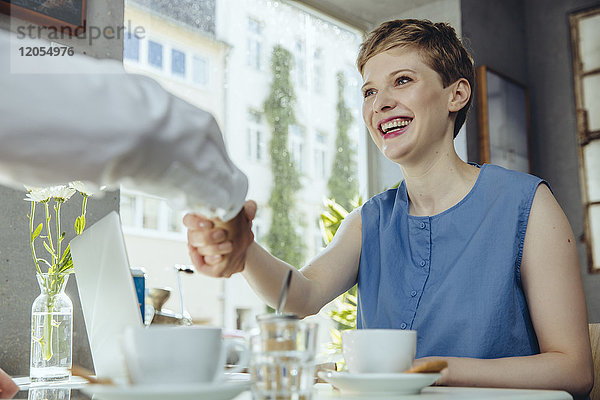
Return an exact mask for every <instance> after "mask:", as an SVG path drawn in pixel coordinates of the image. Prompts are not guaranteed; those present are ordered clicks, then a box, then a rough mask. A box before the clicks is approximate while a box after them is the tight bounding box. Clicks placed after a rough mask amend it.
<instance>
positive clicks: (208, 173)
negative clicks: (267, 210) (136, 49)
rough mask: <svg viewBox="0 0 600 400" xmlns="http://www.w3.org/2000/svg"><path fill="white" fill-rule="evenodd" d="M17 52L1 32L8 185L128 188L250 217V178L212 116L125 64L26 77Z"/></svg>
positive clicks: (1, 156) (68, 62)
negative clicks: (18, 69)
mask: <svg viewBox="0 0 600 400" xmlns="http://www.w3.org/2000/svg"><path fill="white" fill-rule="evenodd" d="M13 38H14V37H13ZM10 51H11V46H10V35H8V34H6V33H5V32H3V31H0V58H3V59H4V60H5V61H4V64H5V65H0V91H1V95H0V121H1V122H0V143H1V146H0V181H1V182H2V183H5V184H12V186H18V185H20V184H23V183H25V184H29V185H48V184H59V183H66V182H68V181H72V180H81V181H84V182H91V183H95V184H97V185H116V184H119V183H125V184H127V185H129V186H133V187H135V188H137V189H140V190H144V191H146V192H150V193H153V194H156V195H159V196H162V197H167V198H170V199H172V200H175V201H176V202H179V203H180V205H181V206H182V207H185V208H189V209H192V210H202V211H204V212H206V210H207V209H210V210H211V211H213V214H215V213H216V215H218V216H220V217H221V218H223V219H224V220H228V219H230V218H232V217H233V216H235V215H236V214H237V213H238V212H239V211H240V210H241V208H242V206H243V202H244V199H245V197H246V193H247V187H248V182H247V178H246V176H245V175H244V174H243V173H242V172H241V171H240V170H239V169H238V168H237V167H236V166H235V165H234V164H233V163H232V162H231V160H230V159H229V157H228V155H227V152H226V150H225V145H224V142H223V137H222V135H221V131H220V129H219V127H218V125H217V123H216V121H215V119H214V117H213V116H212V115H211V114H209V113H207V112H205V111H202V110H200V109H198V108H196V107H194V106H192V105H190V104H188V103H186V102H184V101H183V100H181V99H179V98H177V97H175V96H173V95H171V94H169V93H168V92H166V91H165V90H164V89H163V88H162V87H161V86H160V85H158V84H157V83H156V82H155V81H153V80H152V79H150V78H146V77H143V76H139V75H131V74H126V73H125V72H124V71H123V68H122V66H121V64H120V63H119V62H116V61H100V60H94V59H91V58H87V57H84V56H74V57H62V58H61V60H60V61H56V59H53V60H52V64H51V65H49V68H50V69H52V70H54V71H56V70H58V71H61V67H62V66H61V64H60V63H64V70H65V71H70V72H69V73H64V74H56V73H48V74H19V73H11V71H10V67H9V65H6V64H7V63H6V60H7V59H8V58H10V57H9V52H10ZM46 59H47V58H45V57H40V58H39V59H38V60H36V62H40V63H45V62H47V61H46ZM0 62H2V61H0Z"/></svg>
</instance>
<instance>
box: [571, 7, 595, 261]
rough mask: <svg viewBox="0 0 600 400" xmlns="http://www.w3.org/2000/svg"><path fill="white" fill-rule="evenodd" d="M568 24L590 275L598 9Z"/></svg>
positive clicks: (593, 211) (593, 235)
mask: <svg viewBox="0 0 600 400" xmlns="http://www.w3.org/2000/svg"><path fill="white" fill-rule="evenodd" d="M570 22H571V32H572V38H571V40H572V48H573V54H574V57H573V71H574V78H575V102H576V110H577V131H578V142H579V161H580V162H579V165H580V168H582V171H581V176H583V180H582V183H581V185H582V198H583V205H584V209H585V234H584V235H585V244H586V247H587V255H588V263H589V268H590V271H591V272H600V96H599V95H598V93H600V46H598V37H600V8H596V9H593V10H588V11H584V12H579V13H575V14H572V15H571V16H570Z"/></svg>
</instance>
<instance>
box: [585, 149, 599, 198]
mask: <svg viewBox="0 0 600 400" xmlns="http://www.w3.org/2000/svg"><path fill="white" fill-rule="evenodd" d="M583 159H584V163H585V175H586V177H587V192H588V201H590V202H593V201H600V140H594V141H592V142H590V143H588V144H587V145H586V146H585V147H584V148H583Z"/></svg>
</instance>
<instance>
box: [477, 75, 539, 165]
mask: <svg viewBox="0 0 600 400" xmlns="http://www.w3.org/2000/svg"><path fill="white" fill-rule="evenodd" d="M476 76H477V83H476V84H477V121H478V128H479V162H480V164H484V163H489V164H496V165H500V166H502V167H505V168H509V169H514V170H518V171H522V172H527V173H529V172H530V171H531V157H530V129H529V96H528V92H527V88H526V87H525V86H524V85H522V84H520V83H518V82H516V81H515V80H513V79H510V78H508V77H506V76H504V75H502V74H501V73H499V72H496V71H494V70H493V69H490V68H489V67H487V66H485V65H482V66H479V67H477V75H476Z"/></svg>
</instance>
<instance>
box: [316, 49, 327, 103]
mask: <svg viewBox="0 0 600 400" xmlns="http://www.w3.org/2000/svg"><path fill="white" fill-rule="evenodd" d="M324 73H325V71H324V66H323V50H322V49H320V48H318V49H315V51H314V53H313V89H314V90H315V92H317V93H323V85H324V79H323V75H324Z"/></svg>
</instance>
